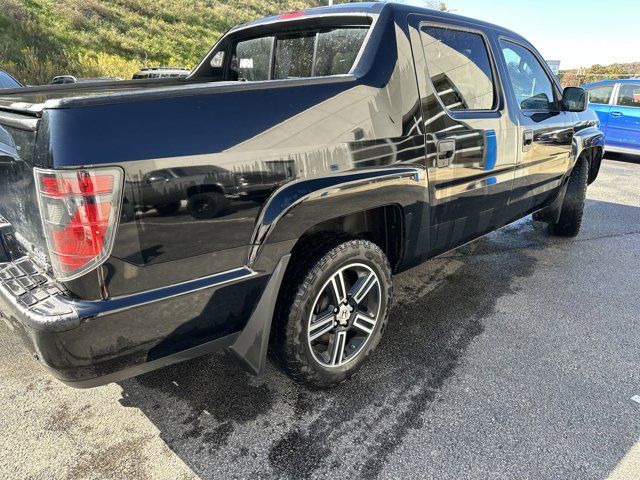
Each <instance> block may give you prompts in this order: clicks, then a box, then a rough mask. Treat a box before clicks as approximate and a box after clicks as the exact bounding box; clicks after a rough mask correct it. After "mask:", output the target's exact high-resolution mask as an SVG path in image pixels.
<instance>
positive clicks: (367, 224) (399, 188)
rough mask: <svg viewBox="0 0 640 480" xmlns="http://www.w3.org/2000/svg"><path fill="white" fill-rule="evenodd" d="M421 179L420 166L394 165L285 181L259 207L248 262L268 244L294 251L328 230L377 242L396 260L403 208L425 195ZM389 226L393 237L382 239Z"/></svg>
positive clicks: (422, 173) (254, 259) (256, 256)
mask: <svg viewBox="0 0 640 480" xmlns="http://www.w3.org/2000/svg"><path fill="white" fill-rule="evenodd" d="M424 181H426V172H425V171H424V170H423V169H420V168H415V167H397V168H388V169H378V170H373V171H366V172H356V173H354V172H352V173H347V174H342V175H335V176H330V177H324V178H320V179H314V180H304V181H298V182H292V184H287V185H285V186H284V187H281V188H280V189H279V190H277V191H276V192H275V193H274V194H273V195H272V196H271V198H270V199H269V201H268V202H267V203H266V204H265V206H264V207H263V209H262V211H261V213H260V216H259V218H258V221H257V223H256V226H255V228H254V233H253V237H252V242H251V249H250V252H249V257H248V260H247V264H248V265H249V266H251V265H254V264H255V263H256V262H257V261H258V259H259V257H260V256H261V253H262V250H263V249H264V247H265V246H267V245H269V244H274V243H281V242H290V244H291V249H290V251H293V249H294V248H296V246H299V245H300V243H301V242H302V243H304V242H305V241H306V240H307V239H308V238H311V237H313V236H314V235H317V234H320V233H322V234H326V233H327V232H335V233H338V234H345V235H347V236H352V237H354V238H366V239H369V240H372V241H374V242H375V243H378V242H380V243H382V245H380V247H381V248H383V249H385V248H386V249H387V252H389V254H390V255H391V258H393V260H394V262H395V263H396V264H397V262H399V261H400V258H401V256H402V251H403V245H402V243H403V242H404V237H405V235H404V222H403V218H404V208H405V207H407V206H408V205H412V204H415V203H416V201H417V199H419V198H420V195H425V192H426V189H425V188H424V183H423V182H424ZM380 221H382V222H384V223H383V225H382V226H381V225H379V222H380ZM387 227H391V229H392V230H393V238H383V237H384V236H385V232H387ZM374 239H375V240H377V242H376V241H375V240H374ZM385 253H386V252H385Z"/></svg>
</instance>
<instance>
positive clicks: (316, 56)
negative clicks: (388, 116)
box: [231, 27, 368, 81]
mask: <svg viewBox="0 0 640 480" xmlns="http://www.w3.org/2000/svg"><path fill="white" fill-rule="evenodd" d="M367 31H368V28H366V27H348V28H334V29H329V30H328V29H323V30H321V31H317V30H316V31H306V32H300V33H294V34H278V35H276V36H275V37H274V36H269V37H260V38H254V39H251V40H244V41H241V42H238V44H237V45H236V53H235V55H234V57H233V60H232V65H231V70H232V72H235V74H237V77H238V79H243V80H249V81H258V80H269V79H285V78H307V77H312V76H313V77H327V76H331V75H343V74H347V73H349V72H350V71H351V68H352V67H353V64H354V63H355V61H356V58H357V56H358V53H359V52H360V49H361V47H362V44H363V42H364V38H365V36H366V34H367ZM274 38H275V40H274ZM274 41H275V47H274V45H273V42H274ZM272 47H274V48H272ZM272 59H273V62H272ZM272 63H273V74H272V72H271V65H272ZM234 76H235V75H234Z"/></svg>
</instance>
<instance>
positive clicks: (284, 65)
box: [274, 33, 316, 79]
mask: <svg viewBox="0 0 640 480" xmlns="http://www.w3.org/2000/svg"><path fill="white" fill-rule="evenodd" d="M315 43H316V35H315V33H309V34H305V35H296V36H291V37H281V38H278V40H277V43H276V68H275V72H274V78H276V79H282V78H304V77H310V76H311V75H312V73H313V52H314V49H315Z"/></svg>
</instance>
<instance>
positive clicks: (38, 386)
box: [0, 159, 640, 479]
mask: <svg viewBox="0 0 640 480" xmlns="http://www.w3.org/2000/svg"><path fill="white" fill-rule="evenodd" d="M627 160H628V159H627ZM395 285H396V301H395V304H394V306H393V309H392V312H391V315H390V319H389V326H388V328H387V331H386V335H385V338H384V339H383V341H382V343H381V345H380V348H379V349H378V351H377V352H376V353H375V354H374V355H373V356H372V357H371V359H370V361H369V362H368V364H367V365H366V366H365V367H364V368H363V369H362V370H361V371H360V372H359V374H357V375H356V376H355V377H354V378H353V379H351V380H350V381H348V382H346V383H344V384H342V385H341V386H339V387H338V388H335V389H333V390H330V391H324V392H311V391H308V390H305V389H304V388H301V387H299V386H296V385H294V384H292V383H291V382H290V381H289V380H288V379H287V377H285V376H284V375H283V374H281V373H280V372H279V371H277V370H276V369H275V368H274V367H272V366H269V368H268V371H267V374H266V376H265V377H263V378H253V377H251V376H249V375H247V374H245V373H243V372H242V371H240V370H239V369H238V368H237V367H236V366H235V364H234V363H233V361H232V360H231V359H230V358H229V357H228V356H227V355H226V354H224V353H219V354H213V355H210V356H207V357H203V358H200V359H196V360H193V361H189V362H186V363H183V364H179V365H175V366H172V367H169V368H166V369H163V370H160V371H157V372H153V373H150V374H147V375H144V376H141V377H138V378H135V379H131V380H127V381H123V382H120V383H118V384H112V385H108V386H105V387H101V388H98V389H93V390H74V389H71V388H68V387H66V386H64V385H62V384H60V383H59V382H57V381H56V380H54V379H52V378H51V377H50V376H48V375H47V374H46V373H45V372H44V371H42V370H41V369H40V367H39V366H38V365H37V364H36V363H35V362H34V361H33V360H32V359H31V358H30V357H29V355H27V353H26V352H25V351H24V350H23V349H22V346H21V345H20V344H19V343H18V340H17V339H16V338H14V336H13V335H12V333H11V332H10V331H9V329H8V328H6V326H4V325H0V409H1V412H2V414H1V415H0V432H2V434H1V435H0V478H11V479H15V478H43V479H45V478H47V479H48V478H118V479H119V478H127V479H129V478H131V479H133V478H135V479H144V478H153V479H159V478H167V479H178V478H179V479H182V478H184V479H186V478H220V479H230V478H251V479H254V478H296V479H297V478H307V477H309V478H329V477H330V478H349V477H351V478H383V479H387V478H388V479H392V478H403V479H405V478H434V479H463V478H473V479H475V478H491V479H494V478H509V479H511V478H518V479H527V478H531V479H556V478H561V479H574V478H575V479H591V478H594V479H602V478H612V479H622V478H625V479H640V403H638V402H637V401H634V400H633V399H632V398H633V397H634V396H636V395H638V396H640V159H638V160H636V161H635V163H634V162H628V161H627V162H622V161H620V159H616V160H607V161H605V162H604V164H603V168H602V171H601V173H600V177H599V178H598V180H597V182H596V183H595V184H594V185H592V186H591V187H590V188H589V191H588V201H587V205H586V210H585V218H584V223H583V229H582V231H581V233H580V235H579V236H578V237H577V238H574V239H558V238H552V237H548V236H547V235H546V233H545V231H544V227H543V226H542V225H541V224H538V223H536V222H533V221H532V220H531V218H530V217H528V218H526V219H523V220H521V221H519V222H517V223H516V224H513V225H510V226H508V227H505V228H503V229H502V230H500V231H498V232H494V233H492V234H491V235H489V236H487V237H485V238H483V239H480V240H478V241H476V242H473V243H471V244H469V245H466V246H464V247H462V248H460V249H458V250H455V251H453V252H450V253H448V254H446V255H444V256H441V257H439V258H437V259H434V260H432V261H430V262H427V263H426V264H424V265H421V266H419V267H416V268H414V269H412V270H410V271H408V272H405V273H403V274H401V275H398V276H397V277H396V278H395ZM638 400H639V401H640V398H638Z"/></svg>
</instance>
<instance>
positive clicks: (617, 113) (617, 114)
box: [611, 112, 622, 117]
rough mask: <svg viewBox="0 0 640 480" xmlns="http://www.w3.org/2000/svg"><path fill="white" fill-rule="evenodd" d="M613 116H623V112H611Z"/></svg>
mask: <svg viewBox="0 0 640 480" xmlns="http://www.w3.org/2000/svg"><path fill="white" fill-rule="evenodd" d="M611 116H612V117H621V116H622V112H611Z"/></svg>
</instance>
